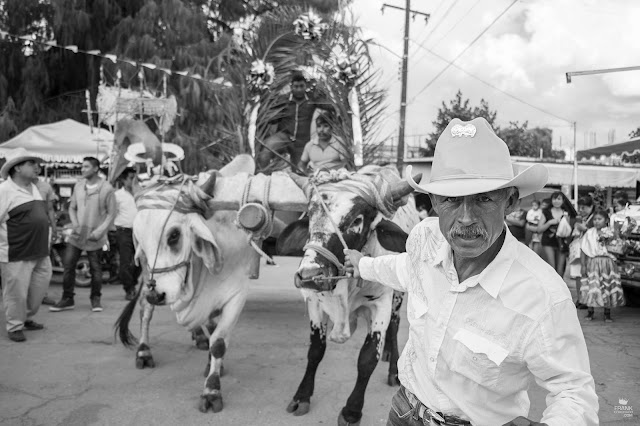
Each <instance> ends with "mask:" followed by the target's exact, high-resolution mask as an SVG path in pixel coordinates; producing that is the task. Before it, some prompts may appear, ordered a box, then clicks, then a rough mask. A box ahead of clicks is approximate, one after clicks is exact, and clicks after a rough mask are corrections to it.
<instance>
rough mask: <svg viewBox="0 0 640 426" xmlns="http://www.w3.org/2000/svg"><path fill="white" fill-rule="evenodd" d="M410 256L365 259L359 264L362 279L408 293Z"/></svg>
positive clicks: (392, 255) (398, 255)
mask: <svg viewBox="0 0 640 426" xmlns="http://www.w3.org/2000/svg"><path fill="white" fill-rule="evenodd" d="M408 263H409V262H408V255H407V254H406V253H401V254H389V255H385V256H378V257H376V258H371V257H363V258H362V259H360V263H359V264H358V270H359V271H360V277H362V279H364V280H367V281H375V282H379V283H380V284H382V285H386V286H387V287H391V288H393V289H394V290H398V291H407V287H408V282H409V279H408V276H409V275H408V272H409V269H408Z"/></svg>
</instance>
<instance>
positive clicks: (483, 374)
mask: <svg viewBox="0 0 640 426" xmlns="http://www.w3.org/2000/svg"><path fill="white" fill-rule="evenodd" d="M453 340H454V341H455V343H454V354H453V360H452V362H451V370H453V371H455V372H457V373H459V374H461V375H463V376H465V377H466V378H468V379H469V380H472V381H474V382H476V383H478V384H479V385H481V386H483V387H487V388H494V387H495V386H496V384H497V382H498V377H499V376H500V365H501V364H502V362H503V361H504V359H505V358H506V357H507V355H509V351H507V350H506V349H505V348H503V347H502V346H500V345H498V344H497V343H494V342H492V341H490V340H488V339H486V338H485V337H482V336H480V335H478V334H475V333H472V332H470V331H469V330H465V329H460V330H458V332H457V333H456V334H455V335H454V336H453Z"/></svg>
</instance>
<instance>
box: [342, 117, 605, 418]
mask: <svg viewBox="0 0 640 426" xmlns="http://www.w3.org/2000/svg"><path fill="white" fill-rule="evenodd" d="M406 174H407V176H408V177H407V180H408V181H409V183H410V184H411V185H412V186H413V187H414V188H415V189H416V190H417V191H419V192H423V193H428V194H429V197H430V198H431V200H432V203H433V206H434V209H435V211H436V212H437V213H438V215H439V218H427V219H425V220H423V221H422V222H421V223H420V224H418V225H417V226H416V227H415V228H414V229H413V231H412V232H411V235H410V236H409V239H408V240H407V252H406V253H402V254H399V255H389V256H382V257H377V258H375V259H374V258H363V257H362V254H360V253H359V252H356V251H353V250H346V251H345V254H347V259H346V262H345V263H346V265H347V267H348V268H349V269H350V270H352V271H353V273H354V276H356V277H362V278H364V279H366V280H372V281H379V282H381V283H383V284H385V285H388V286H390V287H392V288H394V289H396V290H400V291H406V292H407V293H408V295H409V297H408V302H407V304H408V305H407V313H408V319H409V340H408V342H407V344H406V346H405V348H404V350H403V353H402V357H401V358H400V360H399V361H398V368H399V377H400V382H401V383H402V386H401V388H400V390H399V391H398V393H397V394H396V395H395V396H394V397H393V400H392V402H391V411H390V412H389V420H388V423H387V424H388V425H393V426H395V425H418V424H419V425H422V424H438V425H463V424H466V425H469V424H473V425H475V426H495V425H539V424H546V425H549V426H571V425H576V426H577V425H596V424H598V414H597V413H598V398H597V396H596V393H595V389H594V381H593V377H592V376H591V373H590V368H589V356H588V354H587V347H586V344H585V340H584V336H583V334H582V330H581V328H580V323H579V322H578V317H577V315H576V309H575V307H574V306H573V303H572V299H571V294H570V293H569V290H568V289H567V286H566V284H565V283H564V281H563V280H562V278H561V277H560V276H558V274H557V273H556V272H555V271H554V270H553V269H552V268H551V267H549V265H547V264H546V263H545V262H544V261H543V260H542V259H540V258H539V257H538V256H537V255H536V254H535V253H534V252H533V251H531V250H530V249H529V248H528V247H526V246H525V245H524V244H522V243H520V242H518V241H517V240H516V239H515V238H514V237H513V235H511V233H510V232H509V230H508V228H507V226H506V225H505V222H504V217H505V213H507V214H508V213H509V212H510V211H512V210H513V209H514V208H516V206H517V203H518V199H519V198H521V197H524V196H526V195H529V194H532V193H534V192H536V191H537V190H539V189H541V188H542V187H544V185H545V183H546V181H547V170H546V168H545V167H544V166H542V165H539V164H536V165H533V166H531V167H530V168H528V169H527V170H525V171H523V172H522V173H520V174H519V175H517V176H514V172H513V167H512V164H511V161H510V157H509V150H508V148H507V146H506V144H505V143H504V142H503V141H502V140H501V139H500V138H498V136H496V134H495V133H494V132H493V130H492V129H491V127H490V126H489V123H487V121H486V120H484V119H482V118H476V119H474V120H472V121H470V122H462V121H460V120H459V119H453V120H452V121H451V122H450V123H449V125H448V126H447V128H446V129H445V130H444V132H443V133H442V134H441V135H440V138H439V139H438V143H437V145H436V150H435V155H434V161H433V168H432V171H431V176H430V178H429V182H428V183H427V184H425V185H418V184H417V183H416V182H414V181H413V179H411V177H410V176H411V170H410V168H407V173H406ZM532 377H533V378H534V379H535V380H536V382H537V383H538V385H540V386H542V387H543V388H545V389H546V390H547V391H549V395H548V396H547V409H546V410H545V411H544V414H543V417H542V420H541V422H542V423H536V422H534V421H531V420H529V419H527V418H526V417H527V416H528V414H529V397H528V395H527V389H528V388H529V382H530V379H531V378H532ZM428 422H431V423H428Z"/></svg>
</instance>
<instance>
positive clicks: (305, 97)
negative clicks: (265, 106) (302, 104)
mask: <svg viewBox="0 0 640 426" xmlns="http://www.w3.org/2000/svg"><path fill="white" fill-rule="evenodd" d="M280 99H282V98H280ZM304 100H305V101H308V100H309V96H308V95H307V94H306V93H305V94H304ZM289 102H295V100H294V99H293V93H289Z"/></svg>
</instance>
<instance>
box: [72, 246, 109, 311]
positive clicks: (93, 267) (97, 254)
mask: <svg viewBox="0 0 640 426" xmlns="http://www.w3.org/2000/svg"><path fill="white" fill-rule="evenodd" d="M81 254H82V250H81V249H79V248H78V247H76V246H74V245H72V244H67V248H66V249H65V251H64V259H63V263H64V273H63V275H62V297H68V298H70V299H73V296H74V295H75V293H74V291H73V289H74V288H75V286H76V265H77V264H78V260H79V259H80V255H81ZM87 257H88V258H89V271H90V272H91V296H90V297H91V298H94V297H100V296H101V290H102V262H101V258H102V250H94V251H88V252H87Z"/></svg>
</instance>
